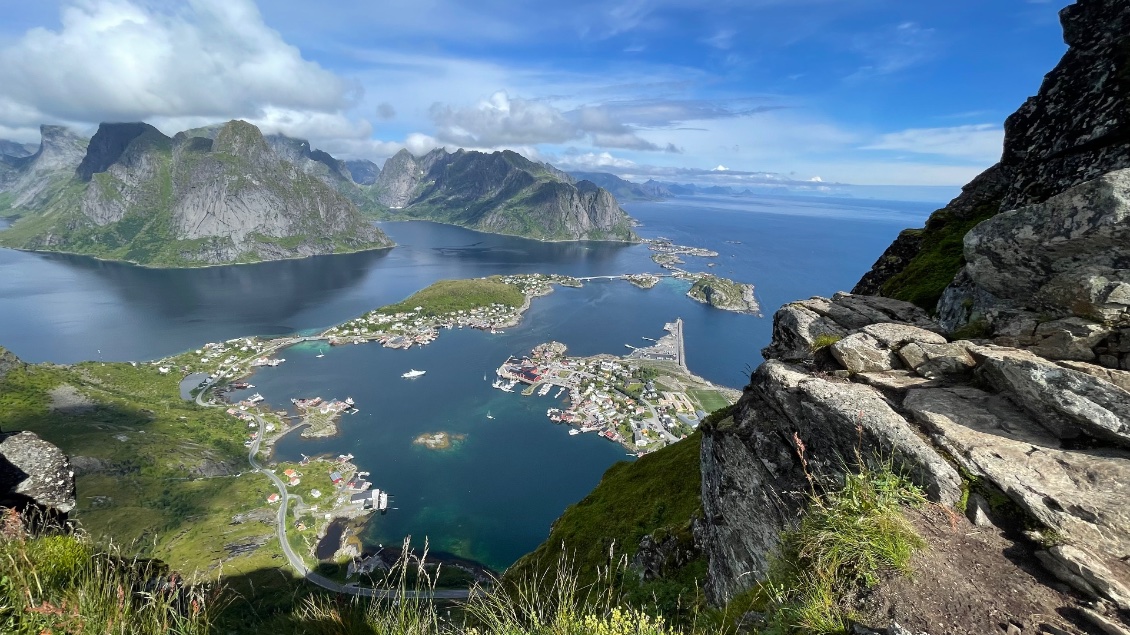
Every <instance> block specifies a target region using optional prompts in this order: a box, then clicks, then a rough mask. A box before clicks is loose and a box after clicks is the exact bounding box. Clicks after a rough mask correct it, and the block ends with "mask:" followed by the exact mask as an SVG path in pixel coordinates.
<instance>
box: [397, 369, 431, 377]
mask: <svg viewBox="0 0 1130 635" xmlns="http://www.w3.org/2000/svg"><path fill="white" fill-rule="evenodd" d="M426 372H428V371H426V370H416V369H415V368H413V369H412V370H410V371H408V372H406V373H404V374H403V375H401V377H403V378H405V379H415V378H417V377H419V376H420V375H423V374H424V373H426Z"/></svg>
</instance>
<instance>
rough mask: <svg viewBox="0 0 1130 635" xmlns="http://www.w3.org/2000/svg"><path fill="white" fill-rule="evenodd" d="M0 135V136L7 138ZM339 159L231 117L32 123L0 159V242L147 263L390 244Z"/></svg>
mask: <svg viewBox="0 0 1130 635" xmlns="http://www.w3.org/2000/svg"><path fill="white" fill-rule="evenodd" d="M10 147H11V145H10V144H5V145H4V146H3V148H5V149H7V148H10ZM363 198H364V197H363V196H362V195H361V194H360V193H359V192H358V191H357V188H356V187H355V186H354V184H353V181H352V178H351V176H350V174H349V171H348V170H347V169H346V168H345V166H344V164H343V163H341V162H339V161H337V160H336V159H334V158H333V157H331V156H329V155H328V154H326V153H324V152H319V151H317V150H311V149H310V147H309V144H308V143H306V142H305V141H301V140H297V139H289V138H286V137H280V136H272V137H264V136H263V134H262V133H261V132H260V131H259V129H258V128H256V127H255V126H253V125H251V124H249V123H246V122H243V121H231V122H228V123H226V124H223V125H219V126H212V127H209V128H202V129H197V130H191V131H186V132H181V133H178V134H177V135H176V136H175V137H168V136H166V135H164V134H162V133H161V131H159V130H157V129H156V128H154V127H153V126H150V125H148V124H145V123H111V124H102V125H101V126H99V128H98V132H97V133H96V134H95V135H94V137H93V138H91V139H90V140H86V139H83V138H81V137H79V136H77V135H75V134H74V133H72V132H70V131H68V130H67V129H65V128H61V127H58V126H43V128H42V141H41V143H40V146H39V148H38V149H37V150H36V152H35V153H34V154H31V155H27V156H22V157H20V156H13V155H12V154H6V155H4V156H3V158H2V159H0V214H2V215H5V216H8V217H15V218H18V220H17V221H16V222H15V224H14V225H12V227H11V228H10V229H7V230H5V231H4V232H0V245H3V246H7V247H16V248H21V249H36V250H47V251H64V252H72V253H80V254H88V255H93V256H98V257H102V258H109V259H116V260H127V261H131V262H136V263H140V264H145V265H155V266H199V265H209V264H221V263H234V262H254V261H260V260H277V259H282V258H295V257H302V256H310V255H316V254H329V253H342V252H350V251H358V250H363V249H374V248H381V247H389V246H391V245H392V241H391V240H389V238H388V237H387V236H385V235H384V233H383V232H381V231H380V230H379V229H377V228H376V227H374V226H373V224H372V222H371V221H370V220H369V219H368V218H366V217H365V216H364V215H362V213H361V211H360V210H359V209H358V205H357V202H356V201H355V199H356V200H363Z"/></svg>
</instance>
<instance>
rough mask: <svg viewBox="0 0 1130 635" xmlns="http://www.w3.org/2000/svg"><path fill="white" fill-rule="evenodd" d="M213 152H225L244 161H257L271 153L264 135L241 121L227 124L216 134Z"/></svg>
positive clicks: (237, 120) (235, 120)
mask: <svg viewBox="0 0 1130 635" xmlns="http://www.w3.org/2000/svg"><path fill="white" fill-rule="evenodd" d="M212 151H213V152H223V153H225V154H230V155H232V156H236V157H241V158H244V159H256V158H259V157H261V156H262V155H264V154H266V153H268V152H270V147H269V146H268V145H267V140H266V139H265V138H264V137H263V133H262V132H261V131H260V130H259V129H258V128H256V127H255V126H253V125H252V124H249V123H247V122H246V121H243V120H241V119H234V120H232V121H229V122H227V123H226V124H224V125H223V127H221V128H220V130H219V131H218V132H217V133H216V139H215V141H214V142H213V144H212Z"/></svg>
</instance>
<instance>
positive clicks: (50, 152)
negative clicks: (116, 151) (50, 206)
mask: <svg viewBox="0 0 1130 635" xmlns="http://www.w3.org/2000/svg"><path fill="white" fill-rule="evenodd" d="M39 130H40V133H41V135H42V138H41V139H42V140H41V141H40V143H39V149H38V150H37V151H36V152H35V153H34V154H32V155H30V156H25V157H21V158H13V159H9V160H6V161H2V162H0V193H3V194H7V201H6V202H5V204H4V205H2V206H0V207H8V208H10V209H12V210H17V211H18V210H19V209H21V208H35V207H39V206H41V205H43V204H45V202H47V201H49V200H50V199H51V198H53V197H54V196H57V195H58V194H59V193H60V191H61V190H63V189H64V188H66V186H67V185H68V184H69V183H70V181H71V180H72V177H73V176H74V171H75V168H77V167H78V165H79V164H80V163H81V162H82V160H83V157H84V156H85V155H86V146H87V143H88V140H87V139H86V138H85V137H81V136H79V135H76V134H75V133H73V132H71V131H70V130H68V129H66V128H64V127H62V126H40V128H39ZM0 211H2V210H0Z"/></svg>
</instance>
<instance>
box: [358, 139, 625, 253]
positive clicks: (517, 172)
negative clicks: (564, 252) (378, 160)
mask: <svg viewBox="0 0 1130 635" xmlns="http://www.w3.org/2000/svg"><path fill="white" fill-rule="evenodd" d="M373 188H374V190H375V192H376V200H377V202H378V203H380V204H381V205H382V206H384V207H385V208H387V209H388V214H389V215H390V216H391V217H399V218H418V219H426V220H433V221H438V222H442V223H452V224H455V225H462V226H464V227H470V228H472V229H477V230H480V231H487V232H493V233H499V234H513V235H517V236H526V237H530V238H538V239H541V240H615V241H635V240H638V238H637V237H636V235H635V233H634V232H633V231H632V224H633V222H632V219H631V218H630V217H629V216H628V215H627V214H626V213H625V212H624V210H622V209H620V205H619V203H618V202H617V201H616V197H614V196H613V195H612V194H611V193H610V192H609V191H608V190H606V189H604V188H602V187H599V186H598V185H596V184H594V183H592V182H590V181H586V180H580V181H577V180H575V179H573V178H572V177H570V176H569V175H568V174H566V173H564V172H562V171H560V170H558V169H557V168H555V167H553V166H551V165H548V164H545V163H536V162H533V161H530V160H529V159H527V158H525V157H523V156H522V155H520V154H518V153H516V152H511V151H509V150H504V151H499V152H492V153H489V154H488V153H484V152H474V151H467V150H458V151H456V152H454V153H449V152H447V151H446V150H444V149H442V148H440V149H436V150H433V151H431V152H429V153H428V154H425V155H424V156H422V157H416V156H413V155H412V154H410V153H409V152H408V151H407V150H401V151H400V152H398V153H397V154H396V155H394V156H392V157H391V158H389V159H388V160H387V161H385V164H384V168H382V169H381V172H380V175H379V176H378V177H377V179H376V182H375V183H374V185H373Z"/></svg>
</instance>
